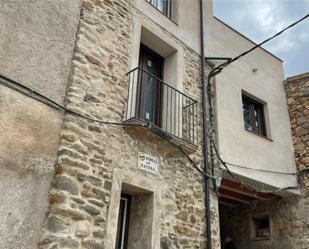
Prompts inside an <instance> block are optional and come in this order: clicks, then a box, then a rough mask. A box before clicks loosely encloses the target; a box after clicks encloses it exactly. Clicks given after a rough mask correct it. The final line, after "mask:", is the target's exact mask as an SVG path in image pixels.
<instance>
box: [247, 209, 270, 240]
mask: <svg viewBox="0 0 309 249" xmlns="http://www.w3.org/2000/svg"><path fill="white" fill-rule="evenodd" d="M263 220H267V223H268V227H267V228H260V227H259V224H258V223H260V222H262V221H263ZM251 223H252V239H253V240H265V239H266V240H267V239H271V236H272V229H271V222H270V216H269V214H260V215H253V216H251ZM263 229H268V230H269V235H268V236H259V235H258V233H259V231H260V230H263Z"/></svg>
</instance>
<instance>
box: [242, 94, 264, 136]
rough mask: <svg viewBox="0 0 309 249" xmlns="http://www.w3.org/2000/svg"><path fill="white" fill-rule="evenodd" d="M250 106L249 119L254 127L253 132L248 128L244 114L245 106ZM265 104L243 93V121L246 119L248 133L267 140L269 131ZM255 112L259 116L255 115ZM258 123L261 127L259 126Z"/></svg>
mask: <svg viewBox="0 0 309 249" xmlns="http://www.w3.org/2000/svg"><path fill="white" fill-rule="evenodd" d="M245 104H247V105H248V106H249V108H248V109H249V119H250V123H251V126H252V130H250V129H248V128H247V127H246V119H245V113H244V105H245ZM264 106H265V104H264V103H262V102H259V101H257V100H255V99H253V98H252V97H249V96H248V95H246V94H244V93H242V110H243V119H244V128H245V130H246V131H249V132H253V133H254V134H256V135H259V136H262V137H264V138H267V135H268V134H267V129H266V118H265V110H264V109H265V108H264ZM255 112H256V113H257V115H255ZM256 123H258V124H259V125H258V126H257V125H256Z"/></svg>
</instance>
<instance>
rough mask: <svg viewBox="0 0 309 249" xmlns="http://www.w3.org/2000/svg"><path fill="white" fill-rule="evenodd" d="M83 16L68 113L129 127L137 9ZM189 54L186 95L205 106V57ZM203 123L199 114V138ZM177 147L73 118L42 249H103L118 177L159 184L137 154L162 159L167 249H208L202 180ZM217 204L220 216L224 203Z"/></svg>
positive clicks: (113, 6)
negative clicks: (116, 173)
mask: <svg viewBox="0 0 309 249" xmlns="http://www.w3.org/2000/svg"><path fill="white" fill-rule="evenodd" d="M81 13H82V14H81V19H80V27H79V31H78V34H77V43H76V48H75V55H74V59H73V63H72V65H73V66H72V75H71V81H70V86H69V89H68V93H67V99H66V106H67V107H68V108H71V109H74V110H76V111H77V112H80V113H84V114H87V115H89V116H91V117H93V118H96V119H100V120H112V121H118V122H122V121H123V116H124V111H125V105H126V103H127V97H128V96H127V93H128V82H127V79H126V77H125V74H126V73H127V72H128V71H129V70H130V68H129V59H130V51H131V47H132V45H133V44H132V19H131V18H132V16H131V14H132V11H131V5H130V3H129V1H126V0H114V1H113V0H109V1H107V0H105V1H99V0H93V1H84V2H83V4H82V12H81ZM135 45H136V44H135ZM183 46H184V45H183ZM184 49H185V51H186V52H185V70H184V92H185V93H186V94H187V95H189V96H191V97H193V98H194V99H198V100H199V103H200V100H201V98H200V88H201V86H200V73H199V56H198V55H197V54H196V53H195V52H193V51H192V50H191V49H189V48H187V47H185V46H184ZM201 120H202V119H201V113H200V108H199V118H198V126H199V137H202V136H201V131H202V129H201V128H200V127H201ZM170 146H171V145H170V144H168V143H166V142H164V141H159V142H158V143H153V142H152V141H150V140H147V138H143V139H138V138H136V137H135V136H133V135H131V134H130V133H129V132H127V130H126V129H124V128H122V127H119V126H110V125H100V124H98V123H96V122H91V121H89V120H84V119H81V118H79V117H75V116H72V115H69V114H67V115H66V116H65V121H64V126H63V130H62V134H61V141H60V146H59V151H58V161H57V162H58V163H57V167H56V177H55V179H54V182H53V185H52V189H51V191H50V195H49V200H50V212H49V213H48V216H47V218H46V222H45V226H44V230H43V235H42V239H41V242H40V244H39V245H40V248H53V249H56V248H104V245H105V238H106V225H107V223H108V220H107V214H108V209H109V203H110V191H111V185H112V178H113V169H115V168H120V169H124V170H128V171H131V172H134V173H135V174H136V175H143V176H147V177H150V178H154V177H155V176H153V175H149V174H147V173H145V172H142V171H139V170H138V169H137V156H138V152H144V153H148V154H151V155H153V156H156V157H157V158H158V159H159V165H160V169H159V175H158V176H157V178H156V180H157V181H158V186H159V185H160V186H161V189H162V193H161V195H162V206H161V247H162V248H164V249H167V248H205V237H206V233H205V211H204V194H203V192H204V190H203V188H204V187H203V184H204V183H203V177H201V175H199V173H197V172H196V171H195V170H194V169H192V166H191V165H190V163H188V161H187V160H186V159H185V158H184V157H183V156H182V155H181V154H180V153H175V150H173V151H174V152H173V153H170V151H169V147H170ZM201 149H202V146H201V141H199V146H198V150H197V151H196V153H194V154H193V155H191V157H192V158H193V159H194V160H195V161H196V162H197V164H198V165H200V164H201V163H202V150H201ZM212 199H213V200H212V205H213V206H212V209H213V214H217V213H218V211H217V199H216V198H215V197H212ZM217 217H218V216H216V218H217ZM213 222H214V224H213V234H214V235H215V237H214V248H219V239H218V234H219V232H218V221H217V219H213ZM143 249H145V248H143Z"/></svg>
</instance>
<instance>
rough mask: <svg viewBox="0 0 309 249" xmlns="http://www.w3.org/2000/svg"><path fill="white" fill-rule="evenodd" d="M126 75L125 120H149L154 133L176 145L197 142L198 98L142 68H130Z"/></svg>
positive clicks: (146, 121) (147, 121)
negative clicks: (195, 98)
mask: <svg viewBox="0 0 309 249" xmlns="http://www.w3.org/2000/svg"><path fill="white" fill-rule="evenodd" d="M127 76H128V81H129V91H128V103H127V111H126V118H125V119H126V121H125V122H130V123H132V122H144V123H150V124H151V127H152V128H154V130H153V131H154V132H155V133H157V134H158V135H159V136H161V137H164V138H168V140H170V141H172V142H173V143H176V144H177V145H182V144H184V143H189V144H192V145H195V144H196V143H197V124H196V123H197V101H196V100H194V99H192V98H190V97H189V96H187V95H185V94H183V93H182V92H180V91H178V90H177V89H175V88H174V87H172V86H170V85H168V84H166V83H164V82H163V81H162V80H161V79H159V78H157V77H156V76H154V75H152V74H151V73H149V72H147V71H145V70H143V69H141V68H135V69H133V70H131V71H130V72H129V73H127Z"/></svg>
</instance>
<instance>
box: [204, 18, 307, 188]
mask: <svg viewBox="0 0 309 249" xmlns="http://www.w3.org/2000/svg"><path fill="white" fill-rule="evenodd" d="M308 17H309V14H307V15H305V16H304V17H302V18H300V19H299V20H297V21H295V22H294V23H292V24H290V25H289V26H287V27H286V28H284V29H282V30H281V31H279V32H277V33H276V34H274V35H273V36H271V37H269V38H267V39H266V40H264V41H262V42H261V43H258V44H256V45H255V46H253V47H252V48H250V49H249V50H247V51H244V52H243V53H241V54H239V55H237V56H236V57H234V58H219V59H223V60H226V62H224V63H221V64H219V65H218V66H216V67H214V68H213V69H212V70H211V71H210V73H209V74H208V80H207V93H208V103H209V106H210V107H211V108H212V95H211V78H212V77H214V76H215V75H217V74H219V73H221V72H222V70H223V69H224V68H225V67H227V66H228V65H230V64H232V63H233V62H235V61H237V60H238V59H240V58H241V57H243V56H245V55H247V54H249V53H251V52H252V51H254V50H255V49H257V48H259V47H261V46H262V45H263V44H265V43H267V42H269V41H271V40H272V39H274V38H275V37H277V36H279V35H281V34H282V33H284V32H285V31H287V30H288V29H290V28H292V27H294V26H295V25H297V24H298V23H300V22H302V21H304V20H305V19H307V18H308ZM208 59H209V60H212V59H218V58H215V57H209V58H208ZM211 119H212V116H211V114H210V123H212V120H211ZM210 129H211V131H212V130H213V127H212V125H211V127H210ZM211 141H212V144H213V146H214V150H215V152H216V155H217V157H218V159H219V161H220V162H221V163H222V165H223V166H224V167H225V169H226V170H227V172H228V173H229V175H230V176H231V177H232V178H233V179H235V180H237V182H238V183H240V184H242V185H244V186H245V183H244V182H243V181H241V180H239V179H238V177H236V176H235V175H234V174H233V173H232V172H231V171H230V169H229V167H228V166H227V164H228V163H226V162H225V161H223V160H222V158H221V157H220V155H219V153H218V150H217V148H216V146H215V143H214V141H213V140H211ZM211 149H212V148H211ZM211 152H212V151H211ZM212 153H213V152H212ZM230 165H231V166H235V165H232V164H230ZM211 167H212V174H214V163H212V165H211ZM273 173H274V172H273ZM295 174H296V173H295ZM298 179H299V177H298ZM247 187H248V188H250V189H251V190H252V191H254V192H257V190H255V189H254V188H252V187H251V186H247ZM298 188H299V186H292V187H285V188H282V189H277V190H274V191H265V190H260V191H262V192H263V193H265V192H266V193H274V192H281V191H283V190H288V189H298Z"/></svg>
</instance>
